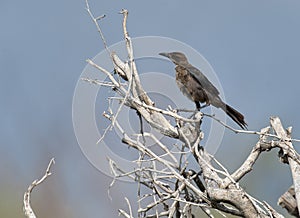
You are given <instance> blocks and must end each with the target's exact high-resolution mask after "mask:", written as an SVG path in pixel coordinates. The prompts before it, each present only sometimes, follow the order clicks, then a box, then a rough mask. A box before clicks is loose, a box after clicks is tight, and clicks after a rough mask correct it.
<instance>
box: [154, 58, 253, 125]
mask: <svg viewBox="0 0 300 218" xmlns="http://www.w3.org/2000/svg"><path fill="white" fill-rule="evenodd" d="M159 54H160V55H162V56H165V57H167V58H169V59H170V60H171V61H172V62H173V63H174V64H175V65H176V67H175V70H176V83H177V85H178V87H179V89H180V91H181V92H182V93H183V94H184V95H185V96H187V97H188V98H189V99H191V100H192V101H193V102H195V104H196V107H197V109H198V110H200V109H201V105H200V102H201V103H206V105H205V106H208V105H213V106H215V107H216V108H221V109H222V110H223V111H224V112H225V113H226V114H227V115H228V116H229V117H231V119H232V120H233V121H234V122H236V123H237V124H238V125H239V126H240V127H241V128H242V129H246V128H247V123H246V122H245V120H244V116H243V115H242V114H241V113H240V112H238V111H237V110H235V109H234V108H232V107H230V106H229V105H228V104H226V103H225V102H223V101H222V99H221V98H220V96H219V94H220V93H219V91H218V89H217V88H216V87H215V86H214V85H213V84H212V83H211V82H210V81H209V80H208V79H207V78H206V76H205V75H204V74H203V73H202V72H201V71H200V70H198V69H197V68H196V67H194V66H193V65H191V64H190V63H189V62H188V60H187V58H186V56H185V55H184V54H183V53H180V52H171V53H159Z"/></svg>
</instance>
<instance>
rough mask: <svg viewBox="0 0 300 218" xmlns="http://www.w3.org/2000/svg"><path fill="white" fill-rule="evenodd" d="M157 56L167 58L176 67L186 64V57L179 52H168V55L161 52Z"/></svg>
mask: <svg viewBox="0 0 300 218" xmlns="http://www.w3.org/2000/svg"><path fill="white" fill-rule="evenodd" d="M159 55H161V56H165V57H167V58H169V59H170V60H171V61H172V62H173V63H174V64H176V65H182V64H187V63H188V60H187V58H186V56H185V55H184V54H183V53H181V52H170V53H167V52H162V53H159Z"/></svg>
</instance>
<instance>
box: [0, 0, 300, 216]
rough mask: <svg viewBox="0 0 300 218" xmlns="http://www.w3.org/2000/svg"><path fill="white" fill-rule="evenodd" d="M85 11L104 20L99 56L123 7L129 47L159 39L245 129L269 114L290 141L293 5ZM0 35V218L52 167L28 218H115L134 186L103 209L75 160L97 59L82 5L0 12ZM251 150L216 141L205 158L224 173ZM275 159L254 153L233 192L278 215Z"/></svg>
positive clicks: (294, 87) (18, 6)
mask: <svg viewBox="0 0 300 218" xmlns="http://www.w3.org/2000/svg"><path fill="white" fill-rule="evenodd" d="M90 6H91V8H92V10H93V12H94V13H95V14H96V15H102V14H106V15H107V17H106V18H105V19H104V20H103V22H101V26H102V30H103V32H104V34H105V36H106V40H107V43H108V44H109V45H111V44H114V43H117V42H119V41H120V40H122V39H123V36H122V29H121V21H122V16H121V15H119V14H118V12H119V11H120V10H121V9H122V8H127V9H128V10H129V13H130V14H129V19H128V30H129V33H130V35H131V36H132V37H138V36H149V35H151V36H152V35H155V36H164V37H170V38H174V39H177V40H180V41H182V42H185V43H187V44H188V45H190V46H192V47H193V48H194V49H196V50H197V51H199V52H200V53H201V54H202V55H203V56H204V57H205V58H206V59H207V60H208V61H209V63H210V64H211V65H212V67H213V68H214V70H215V72H216V73H217V76H218V77H219V80H220V81H221V84H222V87H223V90H224V93H225V96H226V100H227V101H228V102H229V103H230V104H232V105H234V106H235V105H237V106H236V107H237V108H238V109H239V110H240V111H242V112H243V114H244V115H245V117H246V120H247V122H248V124H249V129H251V130H260V129H261V128H263V127H265V126H266V125H268V122H269V117H270V116H272V115H278V116H280V118H281V120H282V122H283V124H284V126H285V127H287V126H293V137H294V138H300V117H299V115H298V114H299V109H300V104H299V102H298V98H299V96H298V94H299V93H300V86H299V79H300V78H299V60H300V54H299V50H300V43H299V39H300V28H299V26H300V13H299V11H300V2H299V1H296V0H294V1H292V0H285V1H283V0H281V1H278V0H272V1H271V0H266V1H237V0H227V1H214V0H211V1H202V0H201V1H171V0H166V1H148V2H146V1H137V0H134V1H128V2H125V1H115V0H114V1H90ZM0 26H1V32H0V72H1V80H0V90H1V91H0V98H1V107H0V114H1V125H0V140H1V147H0V160H1V162H0V163H1V164H0V174H1V177H0V193H1V197H0V216H1V217H22V198H23V193H24V191H25V190H26V189H27V187H28V185H29V184H30V183H31V182H32V181H33V180H34V179H36V178H38V177H40V176H41V175H42V174H43V173H44V170H45V168H46V166H47V164H48V162H49V160H50V158H52V157H55V159H56V165H54V167H53V168H52V171H53V175H52V176H51V177H50V178H49V179H48V180H47V181H46V182H45V183H44V184H42V185H41V186H40V187H38V188H37V189H36V190H35V191H34V193H33V195H32V202H33V208H34V209H35V210H36V213H37V215H39V216H40V217H117V214H118V213H117V209H118V208H120V207H122V208H126V205H125V203H124V199H123V196H122V194H120V193H122V192H123V190H124V189H127V187H128V190H135V189H134V186H132V185H130V184H127V183H120V184H117V185H116V186H115V187H114V188H112V190H111V195H112V198H113V201H112V202H111V201H110V200H109V198H108V195H107V188H108V186H109V183H110V182H111V179H110V178H108V177H107V176H104V175H103V174H101V173H100V172H99V171H98V170H97V169H95V168H94V167H93V166H92V165H91V164H90V163H89V162H88V160H87V159H86V158H85V157H84V155H83V154H82V152H81V150H80V148H79V146H78V144H77V141H76V137H75V134H74V131H73V126H72V98H73V93H74V89H75V86H76V83H77V80H78V78H79V76H80V74H81V72H82V70H83V69H84V67H85V65H86V62H85V60H86V59H87V58H92V57H94V56H95V55H96V54H97V53H99V52H100V51H102V50H103V46H102V43H101V41H100V38H99V36H98V34H97V31H96V28H95V26H94V24H93V23H92V21H91V19H90V17H89V16H88V14H87V12H86V10H85V3H84V1H83V0H81V1H79V0H76V1H70V0H69V1H68V0H65V1H1V2H0ZM170 49H171V48H170ZM256 140H257V137H256V136H248V135H247V136H245V135H235V134H233V133H231V132H228V131H226V134H225V137H224V140H223V146H222V147H221V148H220V149H219V151H218V153H217V154H216V155H217V157H218V158H220V160H221V161H222V162H223V163H224V164H225V166H228V168H229V169H230V171H233V170H234V169H235V168H236V167H238V166H239V164H240V163H241V161H242V160H243V159H244V158H245V157H246V155H247V152H248V151H250V150H251V148H252V146H253V145H254V144H255V143H256ZM295 146H296V147H297V146H299V144H295ZM232 154H234V157H235V158H233V155H232ZM276 154H277V153H276V151H275V152H271V153H268V154H264V155H263V156H262V157H261V158H260V160H259V162H258V164H257V165H255V168H254V172H253V173H252V174H251V175H249V176H248V177H247V179H248V181H247V182H244V183H243V182H242V185H243V186H244V187H246V190H247V191H249V192H250V193H251V194H252V195H254V196H255V197H257V198H258V199H260V200H266V201H268V202H269V203H271V205H272V206H274V207H275V208H276V209H279V208H278V207H277V206H276V202H277V199H278V197H279V196H280V195H281V194H282V193H284V192H285V191H286V190H287V188H288V187H289V186H290V185H291V178H290V177H291V176H290V174H289V168H288V166H284V165H282V164H279V162H278V159H277V158H276ZM280 212H283V211H282V210H280Z"/></svg>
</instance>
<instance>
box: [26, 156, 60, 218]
mask: <svg viewBox="0 0 300 218" xmlns="http://www.w3.org/2000/svg"><path fill="white" fill-rule="evenodd" d="M54 163H55V162H54V158H52V159H51V160H50V162H49V164H48V167H47V169H46V173H45V175H44V176H43V177H42V178H41V179H39V180H34V181H33V182H32V183H31V185H30V186H29V187H28V189H27V191H26V192H25V194H24V200H23V204H24V205H23V210H24V213H25V216H26V217H28V218H36V216H35V214H34V212H33V210H32V208H31V206H30V194H31V192H32V190H33V189H34V188H35V187H36V186H38V185H39V184H41V183H42V182H44V181H45V180H46V179H47V178H48V177H49V176H51V172H50V169H51V166H52V165H53V164H54Z"/></svg>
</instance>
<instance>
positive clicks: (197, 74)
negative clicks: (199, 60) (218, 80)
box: [186, 65, 220, 96]
mask: <svg viewBox="0 0 300 218" xmlns="http://www.w3.org/2000/svg"><path fill="white" fill-rule="evenodd" d="M186 69H187V70H188V71H189V72H190V74H191V75H192V76H193V77H194V78H195V79H196V80H197V81H198V82H199V83H200V84H201V86H202V87H203V89H204V90H205V91H206V92H208V93H210V94H211V95H215V96H218V95H219V94H220V93H219V91H218V89H217V88H216V87H215V86H214V85H213V84H212V83H211V82H210V81H209V80H208V79H207V77H206V76H205V75H204V74H203V73H202V72H201V71H200V70H198V69H197V68H196V67H194V66H192V65H190V66H186Z"/></svg>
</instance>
